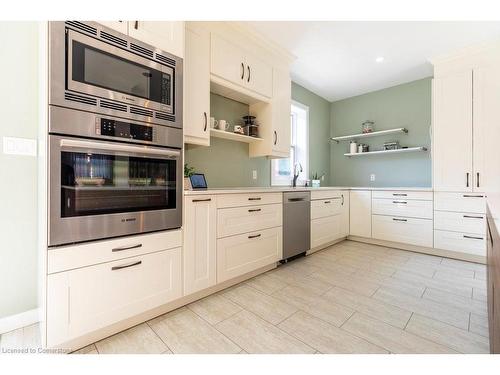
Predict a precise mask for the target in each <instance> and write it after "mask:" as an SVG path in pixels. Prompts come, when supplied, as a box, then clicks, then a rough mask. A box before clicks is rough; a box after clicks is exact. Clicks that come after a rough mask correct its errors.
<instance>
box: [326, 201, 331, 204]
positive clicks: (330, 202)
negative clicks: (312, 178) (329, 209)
mask: <svg viewBox="0 0 500 375" xmlns="http://www.w3.org/2000/svg"><path fill="white" fill-rule="evenodd" d="M324 203H325V204H327V203H332V201H325V202H324Z"/></svg>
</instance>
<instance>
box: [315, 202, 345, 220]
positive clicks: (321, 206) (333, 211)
mask: <svg viewBox="0 0 500 375" xmlns="http://www.w3.org/2000/svg"><path fill="white" fill-rule="evenodd" d="M341 211H342V199H341V198H340V197H336V198H329V199H324V200H316V201H312V202H311V219H318V218H320V217H326V216H332V215H338V214H340V212H341Z"/></svg>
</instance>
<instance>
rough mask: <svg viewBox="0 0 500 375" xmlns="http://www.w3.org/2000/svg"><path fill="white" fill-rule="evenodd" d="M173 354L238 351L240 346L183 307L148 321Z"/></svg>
mask: <svg viewBox="0 0 500 375" xmlns="http://www.w3.org/2000/svg"><path fill="white" fill-rule="evenodd" d="M149 325H150V326H151V328H152V329H153V330H154V331H155V332H156V333H157V334H158V336H159V337H160V338H161V339H162V341H163V342H165V343H166V344H167V346H168V347H169V348H170V350H172V352H173V353H175V354H177V353H188V354H196V353H199V354H205V353H211V354H224V353H228V354H229V353H239V352H240V351H241V348H240V347H238V346H237V345H236V344H235V343H234V342H232V341H231V340H229V339H228V338H227V337H226V336H224V335H222V334H221V333H220V332H219V331H217V330H216V329H215V328H214V327H213V326H211V325H210V324H208V323H207V322H206V321H204V320H203V319H202V318H200V317H199V316H198V315H196V314H195V313H194V312H192V311H191V310H189V309H187V308H181V309H178V310H175V311H173V312H171V313H168V314H166V315H162V316H161V317H158V318H155V319H153V320H151V321H150V322H149Z"/></svg>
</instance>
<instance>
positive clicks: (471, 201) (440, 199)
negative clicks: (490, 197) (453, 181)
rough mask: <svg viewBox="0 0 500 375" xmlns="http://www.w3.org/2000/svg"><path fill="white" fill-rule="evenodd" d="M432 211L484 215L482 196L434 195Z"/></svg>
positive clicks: (484, 201) (439, 193) (472, 194)
mask: <svg viewBox="0 0 500 375" xmlns="http://www.w3.org/2000/svg"><path fill="white" fill-rule="evenodd" d="M434 209H435V210H439V211H455V212H470V213H476V214H485V213H486V199H485V198H484V194H475V193H441V192H437V193H434Z"/></svg>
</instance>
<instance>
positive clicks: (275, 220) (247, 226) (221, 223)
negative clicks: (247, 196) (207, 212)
mask: <svg viewBox="0 0 500 375" xmlns="http://www.w3.org/2000/svg"><path fill="white" fill-rule="evenodd" d="M282 216H283V205H282V204H278V203H276V204H266V205H259V206H247V207H233V208H223V209H219V210H218V212H217V237H218V238H221V237H227V236H233V235H235V234H241V233H247V232H252V231H255V230H259V229H266V228H273V227H278V226H281V225H282V223H283V219H282Z"/></svg>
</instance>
